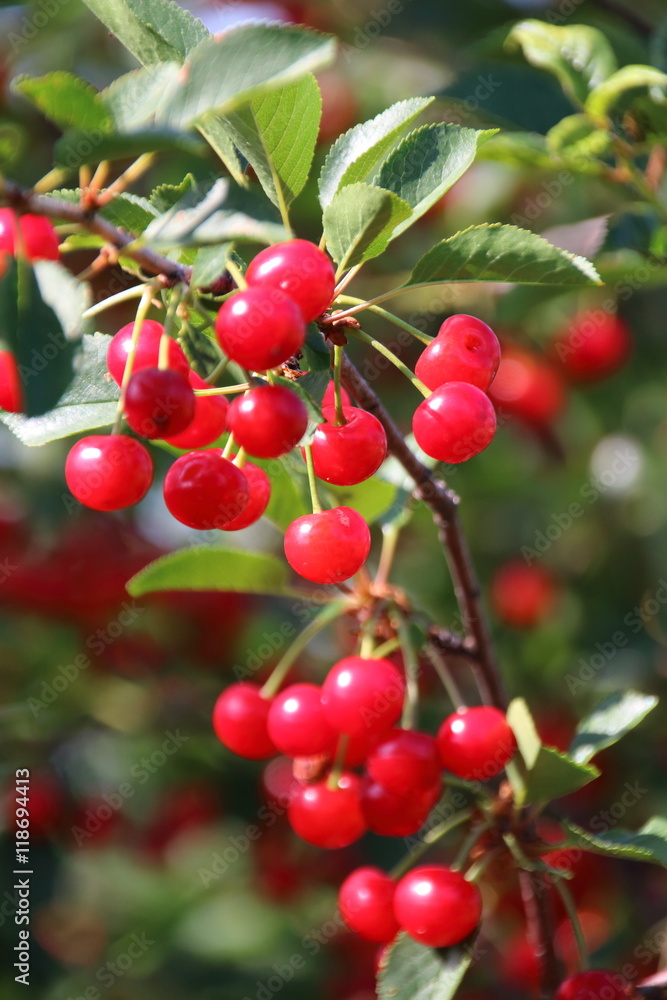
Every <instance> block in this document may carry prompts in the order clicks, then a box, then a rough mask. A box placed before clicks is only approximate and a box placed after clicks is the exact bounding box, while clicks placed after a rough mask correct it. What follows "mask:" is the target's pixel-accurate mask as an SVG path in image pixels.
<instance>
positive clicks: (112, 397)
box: [1, 333, 119, 447]
mask: <svg viewBox="0 0 667 1000" xmlns="http://www.w3.org/2000/svg"><path fill="white" fill-rule="evenodd" d="M110 340H111V337H107V336H104V335H103V334H101V333H96V334H95V336H94V337H92V336H89V335H84V337H83V341H82V345H81V350H80V352H79V353H78V355H77V356H76V357H75V360H74V380H73V382H72V383H71V384H70V386H69V387H68V389H67V390H66V391H65V393H64V395H63V396H62V397H61V399H60V400H58V402H57V404H56V406H55V408H54V409H53V410H51V411H50V412H48V413H45V414H43V416H41V417H31V418H28V417H24V416H20V415H17V414H11V413H3V414H1V418H2V421H3V422H4V423H5V424H6V425H7V426H8V427H9V429H10V430H11V431H12V432H13V433H14V434H15V435H16V437H17V438H18V439H19V441H21V442H22V444H25V445H28V446H31V447H33V446H37V445H43V444H48V442H49V441H56V440H58V439H59V438H64V437H69V436H70V435H71V434H82V433H84V432H85V431H89V430H95V429H97V428H99V427H107V426H109V425H110V424H112V423H113V420H114V417H115V415H116V408H117V402H118V395H119V392H118V386H117V385H116V383H115V382H114V381H113V379H112V378H111V376H110V375H109V373H108V371H107V364H106V357H107V348H108V346H109V342H110Z"/></svg>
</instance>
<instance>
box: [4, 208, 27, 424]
mask: <svg viewBox="0 0 667 1000" xmlns="http://www.w3.org/2000/svg"><path fill="white" fill-rule="evenodd" d="M0 211H1V209H0ZM24 405H25V404H24V401H23V386H22V384H21V376H20V375H19V368H18V365H17V363H16V358H15V357H14V355H13V354H12V352H11V351H0V409H3V410H5V411H6V412H7V413H22V412H23V408H24Z"/></svg>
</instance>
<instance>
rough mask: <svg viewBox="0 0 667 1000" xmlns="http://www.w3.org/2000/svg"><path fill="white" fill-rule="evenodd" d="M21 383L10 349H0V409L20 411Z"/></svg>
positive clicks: (10, 411)
mask: <svg viewBox="0 0 667 1000" xmlns="http://www.w3.org/2000/svg"><path fill="white" fill-rule="evenodd" d="M23 408H24V400H23V385H22V384H21V376H20V375H19V368H18V365H17V363H16V358H15V357H14V355H13V354H12V352H11V351H0V409H2V410H5V411H6V412H7V413H22V412H23Z"/></svg>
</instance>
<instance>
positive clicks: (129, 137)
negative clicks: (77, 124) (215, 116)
mask: <svg viewBox="0 0 667 1000" xmlns="http://www.w3.org/2000/svg"><path fill="white" fill-rule="evenodd" d="M205 149H206V146H205V145H204V143H203V142H201V141H199V140H198V139H195V138H193V137H192V136H190V135H185V134H179V133H177V132H173V131H171V130H169V129H147V130H145V131H142V132H132V133H127V134H121V133H114V132H110V133H109V134H104V133H102V132H92V133H91V132H77V131H75V130H70V131H69V132H65V134H64V135H62V136H61V137H60V139H58V141H57V142H56V144H55V146H54V148H53V157H54V160H55V162H56V164H57V165H58V166H63V167H69V168H70V169H71V170H78V168H79V167H81V166H83V165H84V164H85V163H99V162H100V161H101V160H125V159H134V158H135V157H137V156H142V155H143V154H144V153H168V152H172V151H173V152H183V153H189V154H190V155H194V156H199V155H201V153H202V151H204V150H205Z"/></svg>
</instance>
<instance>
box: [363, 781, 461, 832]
mask: <svg viewBox="0 0 667 1000" xmlns="http://www.w3.org/2000/svg"><path fill="white" fill-rule="evenodd" d="M441 791H442V782H441V781H440V778H437V780H436V781H435V782H434V784H433V785H431V787H430V788H427V789H423V790H419V789H415V790H413V791H411V792H409V793H408V794H407V795H395V794H394V793H393V792H388V791H387V789H386V788H384V787H383V786H382V785H379V784H378V783H377V782H375V781H370V780H366V781H365V782H364V784H363V787H362V793H361V809H362V812H363V814H364V819H365V820H366V823H367V824H368V829H369V830H372V831H373V833H377V834H380V836H382V837H411V836H412V835H413V834H415V833H417V831H418V830H421V828H422V827H423V825H424V823H425V822H426V820H427V819H428V817H429V813H430V812H431V809H432V808H433V806H434V805H435V804H436V802H437V801H438V799H439V798H440V793H441Z"/></svg>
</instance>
